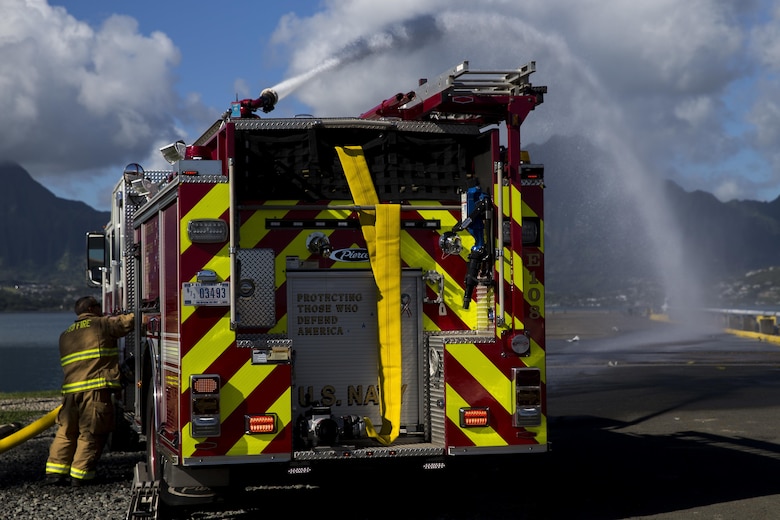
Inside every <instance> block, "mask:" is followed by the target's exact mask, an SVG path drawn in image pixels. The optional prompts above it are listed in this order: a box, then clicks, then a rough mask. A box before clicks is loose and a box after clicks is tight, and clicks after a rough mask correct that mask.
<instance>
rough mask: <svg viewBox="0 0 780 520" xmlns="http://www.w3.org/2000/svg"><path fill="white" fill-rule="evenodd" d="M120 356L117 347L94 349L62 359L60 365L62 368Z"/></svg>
mask: <svg viewBox="0 0 780 520" xmlns="http://www.w3.org/2000/svg"><path fill="white" fill-rule="evenodd" d="M118 355H119V349H118V348H116V347H108V348H92V349H89V350H85V351H83V352H75V353H73V354H70V355H68V356H65V357H63V358H61V359H60V364H61V365H62V366H65V365H69V364H71V363H75V362H76V361H82V360H85V359H95V358H99V357H102V356H118Z"/></svg>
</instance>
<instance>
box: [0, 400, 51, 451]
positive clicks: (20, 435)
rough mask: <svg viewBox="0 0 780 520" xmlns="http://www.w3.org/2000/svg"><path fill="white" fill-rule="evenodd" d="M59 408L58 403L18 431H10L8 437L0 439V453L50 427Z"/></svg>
mask: <svg viewBox="0 0 780 520" xmlns="http://www.w3.org/2000/svg"><path fill="white" fill-rule="evenodd" d="M60 408H62V405H59V406H58V407H57V408H55V409H54V410H52V411H51V412H49V413H47V414H46V415H44V416H43V417H41V418H40V419H38V420H37V421H35V422H34V423H32V424H28V425H27V426H25V427H24V428H22V429H21V430H19V431H18V432H15V433H12V434H11V435H9V436H8V437H5V438H3V439H0V453H3V452H5V451H6V450H10V449H11V448H13V447H15V446H18V445H19V444H21V443H23V442H24V441H26V440H29V439H31V438H33V437H35V436H36V435H38V434H39V433H41V432H43V431H45V430H48V429H49V428H51V427H52V425H54V421H56V420H57V414H58V413H60Z"/></svg>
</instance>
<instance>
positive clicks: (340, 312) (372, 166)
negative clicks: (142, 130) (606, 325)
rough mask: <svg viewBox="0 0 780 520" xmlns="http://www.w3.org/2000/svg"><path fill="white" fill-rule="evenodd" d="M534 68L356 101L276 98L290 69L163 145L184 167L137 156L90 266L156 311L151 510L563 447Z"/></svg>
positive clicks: (137, 499) (129, 306)
mask: <svg viewBox="0 0 780 520" xmlns="http://www.w3.org/2000/svg"><path fill="white" fill-rule="evenodd" d="M534 71H535V64H534V63H533V62H531V63H528V64H527V65H525V66H523V67H521V68H518V69H511V70H498V71H476V70H471V69H470V68H469V64H468V62H463V63H461V64H459V65H458V66H456V67H454V68H453V69H452V70H450V71H447V72H446V73H444V74H442V75H441V76H440V77H438V78H437V79H435V80H433V81H421V84H420V86H419V87H418V88H417V90H415V91H410V92H408V93H401V94H397V95H396V96H394V97H391V98H389V99H387V100H386V101H384V102H382V103H381V104H379V105H377V106H376V107H374V108H373V109H371V110H369V111H368V112H365V113H364V114H362V115H361V116H359V117H351V118H315V117H310V116H307V117H297V118H271V117H269V116H266V115H263V116H262V117H260V116H258V115H257V114H256V113H255V112H256V111H257V110H260V109H262V111H263V112H265V113H267V112H270V111H271V110H272V109H273V108H274V105H275V104H276V102H277V99H278V98H277V95H276V93H275V92H273V91H272V90H270V89H266V90H265V91H263V93H262V94H261V96H260V97H259V98H257V99H254V100H251V99H250V100H243V101H237V102H236V103H234V105H233V107H232V110H230V111H228V112H226V114H225V115H224V116H223V118H221V119H220V120H219V121H217V122H216V123H215V124H214V125H213V126H212V127H211V128H209V129H208V130H207V131H206V132H205V133H204V134H203V135H202V136H201V137H200V138H199V139H198V140H196V141H195V142H194V143H192V144H191V145H189V146H187V145H185V144H184V143H182V142H178V143H174V144H172V145H171V146H169V147H165V148H164V149H163V150H161V151H163V153H164V154H165V155H166V157H167V158H168V159H169V162H171V164H172V169H171V170H170V171H145V170H144V169H143V168H142V167H141V166H139V165H137V164H132V165H129V166H128V168H127V169H126V171H125V174H124V176H123V179H122V180H121V181H120V182H119V183H118V184H117V187H116V190H115V193H114V200H113V207H112V219H111V222H110V223H109V224H108V225H107V227H106V229H105V230H104V232H102V233H94V234H90V235H89V238H88V240H89V243H90V259H89V262H90V265H89V269H88V274H89V277H90V279H92V280H93V281H94V283H95V284H96V285H100V286H102V287H103V293H104V294H103V302H104V306H105V308H106V311H121V310H130V311H133V312H135V313H136V316H137V320H136V322H137V325H136V330H135V331H134V332H133V334H131V335H130V336H128V338H127V340H126V343H125V345H124V347H123V349H122V355H123V356H124V357H126V358H129V359H132V360H133V371H132V372H133V376H132V378H133V381H134V384H133V385H131V386H128V387H127V388H126V390H125V392H124V396H123V398H122V399H121V400H120V402H118V406H120V407H121V408H122V410H123V411H124V413H123V414H122V415H123V416H124V417H126V418H127V423H128V424H129V425H130V426H131V427H132V429H133V430H134V431H136V432H138V433H139V434H141V435H143V436H145V437H146V450H147V457H146V460H145V462H143V463H139V465H138V466H137V467H136V470H135V484H134V489H135V492H134V497H133V504H132V505H131V511H130V514H129V516H133V514H135V513H137V514H139V515H146V514H148V511H156V509H157V506H158V501H159V500H162V501H163V502H170V503H173V502H175V501H176V500H177V499H178V498H184V499H189V498H192V499H198V498H204V499H208V498H211V497H213V496H214V493H217V492H218V491H219V490H220V489H224V488H226V487H228V486H231V487H235V486H244V485H249V484H251V483H252V482H253V481H254V480H256V478H257V477H264V480H266V479H267V478H268V477H271V476H273V475H277V474H287V475H300V474H308V473H310V472H312V473H316V472H317V471H318V470H319V469H320V468H327V467H328V465H329V464H334V463H341V464H376V465H382V464H388V463H390V461H391V460H396V461H404V462H412V463H416V464H418V465H419V466H420V467H425V468H438V467H443V466H444V465H446V463H447V461H448V460H452V459H453V458H456V457H469V456H480V455H501V454H507V455H510V454H518V453H534V452H543V451H546V450H547V430H546V403H545V339H544V247H543V196H542V195H543V167H542V166H541V165H537V164H532V163H530V161H529V160H528V157H527V155H526V154H524V153H523V152H521V150H520V126H521V124H522V122H523V121H524V120H525V118H526V117H527V116H528V115H529V113H530V112H531V111H532V110H534V108H535V107H536V106H537V105H539V104H540V103H542V101H543V94H544V92H546V88H545V87H534V86H532V85H531V83H530V81H529V77H530V75H531V74H532V73H533V72H534Z"/></svg>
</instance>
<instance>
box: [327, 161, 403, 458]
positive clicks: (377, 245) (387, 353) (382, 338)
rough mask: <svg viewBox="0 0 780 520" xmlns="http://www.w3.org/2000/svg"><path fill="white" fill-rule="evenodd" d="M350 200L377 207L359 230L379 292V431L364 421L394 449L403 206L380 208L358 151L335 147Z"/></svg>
mask: <svg viewBox="0 0 780 520" xmlns="http://www.w3.org/2000/svg"><path fill="white" fill-rule="evenodd" d="M336 151H337V152H338V156H339V160H340V161H341V166H342V168H343V169H344V174H345V175H346V177H347V183H348V185H349V191H350V192H351V193H352V199H353V200H354V201H355V204H357V205H358V206H374V208H375V210H373V211H372V210H362V211H361V212H360V225H361V227H362V229H363V237H364V238H365V240H366V248H367V249H368V256H369V260H370V262H371V270H372V271H373V273H374V281H375V282H376V285H377V289H379V301H378V302H377V317H378V318H379V319H378V322H377V327H378V330H377V332H378V333H379V367H378V368H379V387H380V392H379V395H380V402H379V408H380V411H381V414H382V427H381V431H379V432H377V431H376V429H375V427H374V425H373V424H371V421H370V420H369V419H368V418H367V417H366V418H364V420H365V421H366V433H367V435H368V436H369V437H371V438H372V439H376V440H378V441H379V442H381V443H382V444H385V445H387V444H390V443H392V442H393V441H394V440H395V439H396V438H397V437H398V435H399V432H400V424H401V397H402V394H401V386H402V384H403V383H402V371H403V368H402V360H401V312H400V309H401V253H400V249H401V242H400V234H401V206H400V205H398V204H380V203H379V197H378V196H377V193H376V189H375V188H374V183H373V181H372V179H371V172H370V171H369V170H368V164H367V163H366V158H365V156H364V155H363V149H362V148H361V147H360V146H343V147H341V146H337V147H336Z"/></svg>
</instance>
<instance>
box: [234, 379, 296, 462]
mask: <svg viewBox="0 0 780 520" xmlns="http://www.w3.org/2000/svg"><path fill="white" fill-rule="evenodd" d="M291 402H292V389H291V388H288V389H287V390H285V392H284V393H283V394H282V395H281V396H279V399H277V400H276V402H274V403H273V404H272V405H271V406H270V407H269V408H268V410H267V412H269V413H275V414H276V416H277V419H278V421H279V427H280V431H279V432H277V435H278V434H279V433H281V427H282V426H284V425H286V424H290V422H291V421H292V413H291V412H292V406H291ZM275 437H276V435H274V436H271V435H244V436H242V437H241V438H240V439H239V440H238V442H236V443H235V444H234V445H233V446H232V447H231V448H230V449H229V450H228V452H227V454H228V455H253V454H257V453H262V452H263V451H265V449H266V448H267V447H268V445H269V444H270V443H271V441H272V440H273V439H274V438H275Z"/></svg>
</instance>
